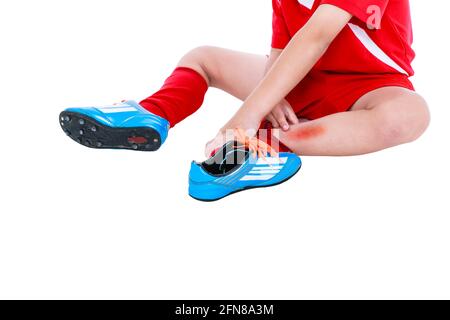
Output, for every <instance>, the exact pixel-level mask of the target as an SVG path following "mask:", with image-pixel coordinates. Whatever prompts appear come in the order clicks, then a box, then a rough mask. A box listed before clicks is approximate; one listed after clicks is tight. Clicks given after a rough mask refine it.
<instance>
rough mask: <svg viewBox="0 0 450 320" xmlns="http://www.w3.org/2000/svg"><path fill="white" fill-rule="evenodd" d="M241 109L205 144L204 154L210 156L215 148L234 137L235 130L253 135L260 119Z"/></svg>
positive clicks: (256, 130)
mask: <svg viewBox="0 0 450 320" xmlns="http://www.w3.org/2000/svg"><path fill="white" fill-rule="evenodd" d="M247 113H248V112H246V111H245V110H244V109H241V110H239V111H238V113H236V115H235V116H234V117H233V118H232V119H231V120H230V121H229V122H228V123H227V124H226V125H225V126H224V127H223V128H222V129H221V130H220V131H219V133H218V134H217V135H216V137H215V138H214V139H212V140H211V141H209V142H208V143H207V144H206V148H205V155H206V157H210V156H211V154H212V153H213V152H214V151H216V150H217V149H219V148H221V147H222V146H223V145H224V144H225V143H227V142H228V141H231V140H233V139H235V138H236V137H235V130H236V129H241V130H243V131H245V134H246V135H247V136H248V137H254V136H255V135H256V134H257V133H258V129H259V127H260V125H261V120H258V118H257V117H255V116H254V115H250V114H247Z"/></svg>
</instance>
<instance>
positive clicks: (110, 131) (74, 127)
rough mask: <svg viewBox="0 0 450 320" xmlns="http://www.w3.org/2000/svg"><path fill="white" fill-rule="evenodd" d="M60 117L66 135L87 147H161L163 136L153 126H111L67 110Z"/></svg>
mask: <svg viewBox="0 0 450 320" xmlns="http://www.w3.org/2000/svg"><path fill="white" fill-rule="evenodd" d="M59 117H60V119H64V121H60V125H61V128H62V129H63V130H64V132H65V133H66V135H67V136H69V137H70V138H71V139H72V140H74V141H75V142H77V143H79V144H81V145H83V146H85V147H89V148H94V149H124V150H135V151H156V150H158V149H159V148H160V147H161V142H160V141H161V137H160V135H159V133H158V132H157V131H156V130H154V129H152V128H148V127H136V128H121V127H117V128H116V127H109V126H106V125H104V124H102V123H100V122H98V121H97V120H95V119H93V118H91V117H89V116H86V115H84V114H79V113H75V112H67V111H63V112H62V113H61V114H60V116H59ZM86 129H87V130H86ZM74 133H75V134H74Z"/></svg>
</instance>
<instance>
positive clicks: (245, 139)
mask: <svg viewBox="0 0 450 320" xmlns="http://www.w3.org/2000/svg"><path fill="white" fill-rule="evenodd" d="M234 136H235V138H236V141H237V142H239V143H240V144H242V145H243V146H244V147H245V148H247V149H248V150H249V151H250V153H251V154H252V156H253V157H254V158H257V157H259V158H262V159H266V158H267V155H270V156H271V157H278V152H276V151H275V149H274V148H272V146H270V145H269V144H267V143H265V142H264V141H261V140H260V139H258V138H257V137H249V136H248V135H247V134H246V133H245V131H244V130H242V129H234Z"/></svg>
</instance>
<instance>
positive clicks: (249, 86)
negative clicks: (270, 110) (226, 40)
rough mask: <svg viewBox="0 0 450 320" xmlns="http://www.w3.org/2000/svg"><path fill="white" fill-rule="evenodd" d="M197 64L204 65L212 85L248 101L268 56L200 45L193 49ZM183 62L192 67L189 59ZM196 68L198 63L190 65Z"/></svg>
mask: <svg viewBox="0 0 450 320" xmlns="http://www.w3.org/2000/svg"><path fill="white" fill-rule="evenodd" d="M192 56H193V57H194V59H195V62H193V64H197V66H200V68H201V71H202V72H204V74H205V75H206V77H207V78H208V80H209V84H210V86H212V87H215V88H218V89H221V90H224V91H226V92H228V93H229V94H231V95H233V96H235V97H236V98H238V99H240V100H245V99H246V98H247V97H248V96H249V95H250V93H251V92H252V91H253V90H254V89H255V87H256V86H257V85H258V83H259V82H260V81H261V79H262V78H263V76H264V71H265V67H266V63H267V60H268V58H267V56H265V55H257V54H251V53H245V52H239V51H234V50H229V49H223V48H218V47H200V48H197V49H195V50H194V51H193V53H192ZM180 65H183V66H190V65H189V61H183V60H182V61H181V62H180ZM190 67H194V66H190Z"/></svg>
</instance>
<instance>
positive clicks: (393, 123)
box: [378, 94, 430, 146]
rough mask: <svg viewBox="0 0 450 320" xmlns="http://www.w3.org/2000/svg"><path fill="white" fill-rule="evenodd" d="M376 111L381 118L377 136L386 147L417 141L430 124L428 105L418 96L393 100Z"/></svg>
mask: <svg viewBox="0 0 450 320" xmlns="http://www.w3.org/2000/svg"><path fill="white" fill-rule="evenodd" d="M378 111H379V115H380V117H381V121H380V122H379V128H378V132H379V136H380V137H381V139H382V141H383V143H384V144H386V145H388V146H395V145H399V144H403V143H409V142H413V141H415V140H417V139H418V138H419V137H421V136H422V135H423V133H424V132H425V131H426V130H427V128H428V126H429V124H430V112H429V108H428V104H427V103H426V101H425V100H424V99H423V98H422V97H421V96H419V95H418V94H413V95H410V96H408V97H402V98H400V99H394V100H392V101H390V102H389V103H386V104H385V105H383V106H382V107H381V108H380V109H379V110H378Z"/></svg>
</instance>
